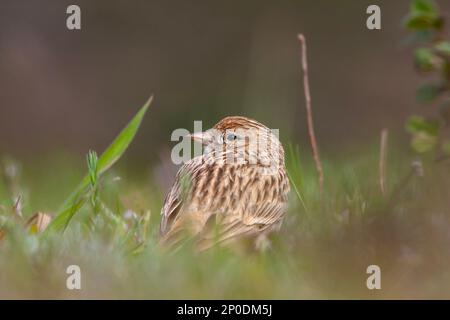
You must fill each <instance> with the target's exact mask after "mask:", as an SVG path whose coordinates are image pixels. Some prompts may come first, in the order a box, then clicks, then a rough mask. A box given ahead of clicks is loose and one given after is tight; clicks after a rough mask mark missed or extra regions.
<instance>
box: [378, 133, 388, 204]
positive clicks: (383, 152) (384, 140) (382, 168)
mask: <svg viewBox="0 0 450 320" xmlns="http://www.w3.org/2000/svg"><path fill="white" fill-rule="evenodd" d="M388 134H389V131H388V129H386V128H385V129H383V130H381V138H380V161H379V174H380V189H381V194H382V195H383V196H386V159H387V144H388Z"/></svg>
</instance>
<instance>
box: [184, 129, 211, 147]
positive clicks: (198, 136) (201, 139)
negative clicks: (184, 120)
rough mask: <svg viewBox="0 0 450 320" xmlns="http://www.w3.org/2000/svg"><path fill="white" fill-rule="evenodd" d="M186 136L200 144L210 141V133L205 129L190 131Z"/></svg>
mask: <svg viewBox="0 0 450 320" xmlns="http://www.w3.org/2000/svg"><path fill="white" fill-rule="evenodd" d="M187 137H188V138H190V139H191V140H193V141H195V142H198V143H201V144H202V145H207V144H209V143H210V142H211V141H212V139H211V135H210V134H209V132H207V131H206V132H196V133H191V134H188V135H187Z"/></svg>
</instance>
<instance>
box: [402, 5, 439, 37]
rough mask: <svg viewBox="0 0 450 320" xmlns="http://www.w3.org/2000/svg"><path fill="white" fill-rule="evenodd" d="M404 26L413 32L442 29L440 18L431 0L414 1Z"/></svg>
mask: <svg viewBox="0 0 450 320" xmlns="http://www.w3.org/2000/svg"><path fill="white" fill-rule="evenodd" d="M405 25H406V27H407V28H408V29H410V30H413V31H420V30H426V29H436V30H439V29H440V28H442V17H441V16H440V15H439V12H438V8H437V6H436V3H435V2H434V1H432V0H414V1H413V2H412V3H411V8H410V13H409V15H408V16H407V18H406V20H405Z"/></svg>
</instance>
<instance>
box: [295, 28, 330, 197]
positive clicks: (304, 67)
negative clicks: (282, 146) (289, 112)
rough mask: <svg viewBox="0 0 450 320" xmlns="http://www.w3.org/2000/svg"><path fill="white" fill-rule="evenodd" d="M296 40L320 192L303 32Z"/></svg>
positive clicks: (316, 147) (320, 179)
mask: <svg viewBox="0 0 450 320" xmlns="http://www.w3.org/2000/svg"><path fill="white" fill-rule="evenodd" d="M298 40H299V41H300V44H301V49H302V54H301V61H302V69H303V87H304V91H305V99H306V117H307V121H308V134H309V138H310V140H311V147H312V151H313V157H314V162H315V164H316V170H317V174H318V176H319V188H320V192H321V193H322V192H323V181H324V177H323V169H322V163H321V162H320V156H319V147H318V146H317V140H316V135H315V133H314V121H313V115H312V108H311V93H310V92H309V77H308V59H307V55H306V40H305V37H304V35H303V34H299V35H298Z"/></svg>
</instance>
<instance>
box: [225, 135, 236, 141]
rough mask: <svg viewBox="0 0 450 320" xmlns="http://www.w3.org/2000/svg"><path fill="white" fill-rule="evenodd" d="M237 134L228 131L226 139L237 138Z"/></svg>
mask: <svg viewBox="0 0 450 320" xmlns="http://www.w3.org/2000/svg"><path fill="white" fill-rule="evenodd" d="M237 138H238V137H237V135H235V134H234V133H229V134H228V135H227V140H228V141H233V140H237Z"/></svg>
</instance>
